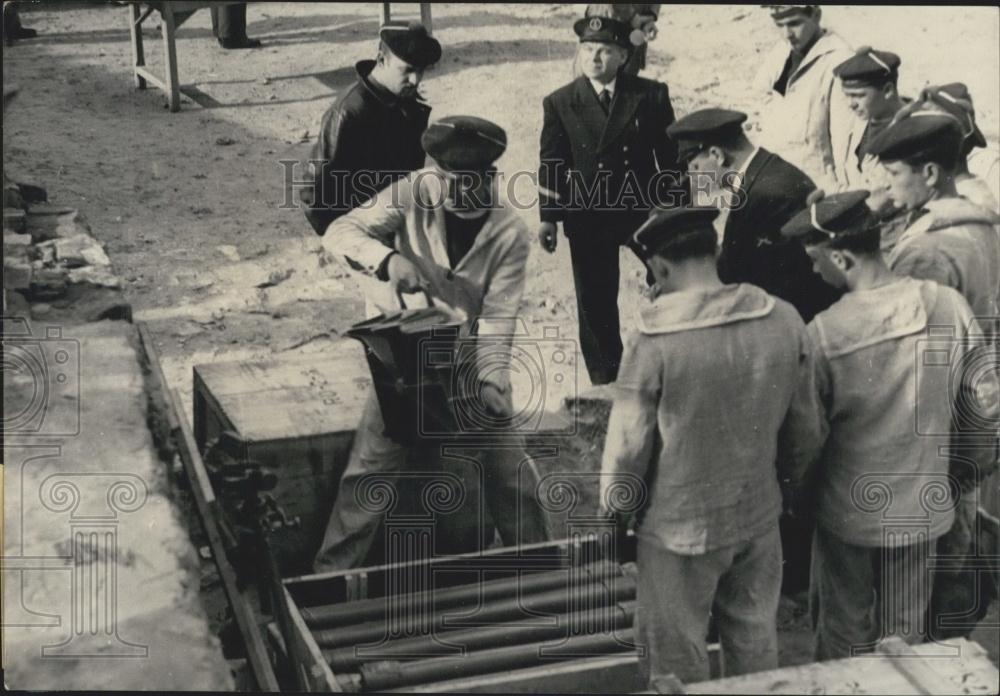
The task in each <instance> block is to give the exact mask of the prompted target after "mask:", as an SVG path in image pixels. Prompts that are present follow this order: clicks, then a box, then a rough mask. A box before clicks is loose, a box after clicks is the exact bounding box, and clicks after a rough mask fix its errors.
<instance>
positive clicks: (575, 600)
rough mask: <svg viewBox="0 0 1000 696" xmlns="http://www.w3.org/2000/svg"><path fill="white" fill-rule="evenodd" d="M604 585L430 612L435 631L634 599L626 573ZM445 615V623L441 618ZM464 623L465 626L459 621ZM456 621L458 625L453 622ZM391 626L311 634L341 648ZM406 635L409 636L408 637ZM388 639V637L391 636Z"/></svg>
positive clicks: (358, 626) (379, 637)
mask: <svg viewBox="0 0 1000 696" xmlns="http://www.w3.org/2000/svg"><path fill="white" fill-rule="evenodd" d="M610 585H611V586H610V587H608V586H607V585H605V584H603V583H601V582H598V581H595V582H591V583H587V584H583V585H580V586H578V587H573V588H571V589H567V588H565V587H563V588H559V589H555V590H549V591H547V592H539V593H536V594H529V595H526V596H514V597H508V598H502V599H500V600H498V601H495V602H492V603H484V604H482V605H481V608H480V609H479V611H476V612H474V613H471V614H470V613H468V612H465V613H464V614H456V613H455V611H454V610H451V611H449V610H445V611H435V612H434V613H433V615H432V619H433V625H432V629H431V630H433V631H434V632H438V633H439V632H444V631H448V630H455V629H459V628H468V627H469V626H470V625H472V626H475V625H486V624H492V623H497V622H501V621H514V620H517V619H521V620H524V619H525V618H534V617H533V614H535V613H546V612H547V613H550V614H551V613H557V614H565V613H568V612H570V611H573V610H574V609H577V608H585V609H589V610H592V609H594V608H596V607H603V606H606V605H608V604H610V603H612V602H624V601H627V600H630V599H635V579H634V578H632V577H629V576H627V575H622V576H620V577H618V578H615V579H614V581H613V582H611V583H610ZM445 618H447V619H448V620H449V621H448V622H447V623H446V622H445V621H444V620H443V619H445ZM460 621H461V622H464V624H465V625H461V624H459V622H460ZM456 624H458V625H456ZM392 628H393V627H392V625H390V624H389V623H387V622H386V621H385V620H382V621H372V622H369V623H364V624H353V625H350V626H342V627H340V628H331V629H324V630H320V631H315V632H314V633H313V637H314V638H315V639H316V643H317V644H318V645H319V647H321V648H340V647H344V646H350V645H359V644H365V643H373V642H375V641H379V640H384V639H386V637H387V636H389V635H391V632H392ZM407 637H409V636H407ZM390 640H391V638H390Z"/></svg>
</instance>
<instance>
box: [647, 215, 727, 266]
mask: <svg viewBox="0 0 1000 696" xmlns="http://www.w3.org/2000/svg"><path fill="white" fill-rule="evenodd" d="M718 216H719V209H718V208H715V207H704V206H700V207H699V206H682V207H679V208H669V209H666V210H664V209H660V208H655V209H653V210H651V211H649V218H648V219H647V220H646V222H644V223H643V224H642V225H641V226H640V227H639V229H637V230H636V231H635V232H634V233H633V234H632V243H631V245H630V246H631V247H632V248H633V249H634V250H635V251H636V253H637V254H638V255H639V257H640V258H642V259H643V260H646V259H649V258H651V257H652V256H653V255H654V254H656V252H658V251H659V250H660V249H662V248H663V247H664V246H665V245H667V244H669V243H670V242H672V241H673V240H674V239H676V238H677V237H678V236H680V235H681V234H683V233H685V232H689V231H691V230H694V229H706V228H707V229H709V230H713V233H714V229H713V228H712V222H713V221H714V220H715V218H717V217H718Z"/></svg>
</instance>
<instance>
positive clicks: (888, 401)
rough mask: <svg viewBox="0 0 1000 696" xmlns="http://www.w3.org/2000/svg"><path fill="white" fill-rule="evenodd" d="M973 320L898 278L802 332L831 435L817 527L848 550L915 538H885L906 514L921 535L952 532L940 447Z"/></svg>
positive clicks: (959, 306)
mask: <svg viewBox="0 0 1000 696" xmlns="http://www.w3.org/2000/svg"><path fill="white" fill-rule="evenodd" d="M971 321H972V314H971V312H970V311H969V308H968V305H967V304H966V302H965V301H964V300H963V299H962V297H961V295H959V294H958V293H957V292H955V291H954V290H952V289H951V288H947V287H943V286H940V285H938V284H937V283H933V282H929V281H918V280H914V279H911V278H901V279H899V280H897V281H894V282H892V283H890V284H889V285H884V286H881V287H879V288H875V289H873V290H864V291H854V292H850V293H848V294H847V295H845V296H844V298H843V299H841V300H840V301H839V302H838V303H837V304H835V305H834V306H833V307H831V308H830V309H828V310H826V311H825V312H822V313H820V314H819V315H818V316H817V317H816V318H815V319H814V320H813V322H812V323H811V324H810V325H809V334H810V336H811V338H812V341H813V344H814V345H815V346H816V351H817V359H816V382H817V391H818V393H819V399H820V401H821V402H822V403H823V404H824V406H825V420H826V422H827V427H828V428H829V436H828V437H827V439H826V443H825V445H824V447H823V450H822V454H821V456H820V460H819V463H818V473H819V480H818V481H817V484H816V485H817V492H818V505H817V515H818V521H819V524H820V525H821V526H822V527H824V529H826V530H828V531H829V532H830V533H832V534H835V535H836V536H838V537H840V538H841V539H843V540H844V541H846V542H848V543H851V544H855V545H861V546H895V545H899V544H901V543H912V541H910V542H903V541H900V539H891V538H887V537H886V533H887V529H888V528H887V527H886V524H885V522H886V519H887V518H890V517H896V518H899V519H902V518H903V517H907V516H908V519H911V520H915V521H917V522H919V523H920V525H921V531H922V533H925V534H927V538H935V537H937V536H939V535H940V534H942V533H944V532H945V531H946V530H947V529H948V527H949V526H950V525H951V521H952V519H953V515H952V511H951V506H950V504H948V502H947V501H949V493H948V487H947V473H948V460H947V459H946V458H945V457H942V456H940V454H939V451H938V449H939V446H940V445H943V444H947V442H948V440H947V436H948V435H949V433H950V430H951V423H952V403H953V400H954V398H955V395H956V394H957V388H958V380H957V379H955V377H956V374H957V373H958V372H957V371H956V370H955V369H953V368H954V366H955V365H956V364H957V363H956V362H955V361H956V360H957V357H956V355H960V353H961V350H962V343H961V339H962V337H963V336H964V335H965V332H966V331H967V330H969V327H970V322H971ZM956 351H959V353H958V354H956ZM935 358H937V359H936V360H935ZM935 500H939V501H941V502H940V503H935V502H934V501H935ZM911 531H912V530H911Z"/></svg>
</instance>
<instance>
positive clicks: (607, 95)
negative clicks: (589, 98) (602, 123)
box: [597, 89, 611, 114]
mask: <svg viewBox="0 0 1000 696" xmlns="http://www.w3.org/2000/svg"><path fill="white" fill-rule="evenodd" d="M597 98H598V99H599V100H600V101H601V106H602V107H604V113H606V114H607V113H610V112H611V92H609V91H608V90H606V89H602V90H601V93H600V94H598V95H597Z"/></svg>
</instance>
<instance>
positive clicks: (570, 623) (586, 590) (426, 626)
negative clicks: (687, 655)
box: [302, 562, 635, 691]
mask: <svg viewBox="0 0 1000 696" xmlns="http://www.w3.org/2000/svg"><path fill="white" fill-rule="evenodd" d="M302 616H303V618H304V619H305V622H306V624H307V626H309V629H310V631H311V632H312V633H313V636H314V638H315V640H316V643H317V644H318V645H319V647H320V648H321V649H322V651H323V655H324V657H325V658H326V659H327V660H328V661H329V664H330V667H331V669H332V670H333V672H334V673H335V674H337V675H338V678H341V679H343V680H344V683H353V684H357V685H359V686H360V688H361V689H362V690H365V691H382V690H386V689H394V688H398V687H406V686H413V685H417V684H429V683H434V682H439V681H444V680H448V679H456V678H460V677H471V676H477V675H487V674H492V673H495V672H499V671H505V670H512V669H520V668H526V667H532V666H537V665H544V664H548V663H554V662H558V661H564V660H572V659H579V658H581V657H585V656H599V655H608V654H613V653H622V652H627V651H631V650H633V649H634V648H635V646H634V640H633V638H634V636H633V632H632V624H633V620H634V617H635V580H634V579H633V578H632V577H631V576H629V575H627V574H623V573H622V570H621V566H619V565H618V564H617V563H605V562H597V563H593V564H589V565H582V566H576V567H573V568H567V569H561V570H556V571H550V572H539V573H534V574H523V575H518V576H517V577H511V578H503V579H497V580H488V581H485V582H476V583H471V584H467V585H458V586H455V587H449V588H444V589H440V590H432V591H424V592H415V593H411V594H404V595H396V596H393V597H381V598H375V599H367V600H360V601H354V602H346V603H343V604H334V605H326V606H315V607H310V608H304V609H303V610H302Z"/></svg>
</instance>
